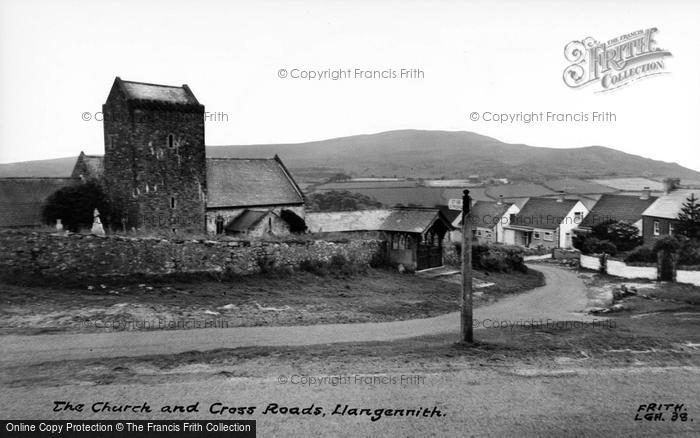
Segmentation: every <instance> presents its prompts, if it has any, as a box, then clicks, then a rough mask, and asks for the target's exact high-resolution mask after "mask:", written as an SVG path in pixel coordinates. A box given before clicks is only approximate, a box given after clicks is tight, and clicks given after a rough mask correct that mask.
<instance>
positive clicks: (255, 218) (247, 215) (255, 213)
mask: <svg viewBox="0 0 700 438" xmlns="http://www.w3.org/2000/svg"><path fill="white" fill-rule="evenodd" d="M269 213H270V211H269V210H246V211H244V212H243V213H242V214H240V215H239V216H238V217H236V218H235V219H234V220H232V221H231V222H230V223H229V224H228V225H226V227H225V228H226V231H234V232H243V231H248V230H249V229H251V228H252V227H254V226H255V225H257V224H258V223H259V222H260V221H261V220H262V219H263V218H264V217H265V216H267V215H268V214H269Z"/></svg>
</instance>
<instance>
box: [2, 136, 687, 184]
mask: <svg viewBox="0 0 700 438" xmlns="http://www.w3.org/2000/svg"><path fill="white" fill-rule="evenodd" d="M275 154H278V155H279V156H280V157H281V158H282V159H283V160H284V162H285V164H286V165H287V167H289V168H290V169H292V170H293V171H294V173H295V175H296V174H305V175H313V174H329V172H345V173H350V174H352V175H355V176H370V175H376V176H393V175H396V176H404V177H433V178H439V177H447V178H463V177H466V176H468V175H472V174H479V175H481V176H497V177H507V178H511V179H527V180H539V179H545V178H556V177H562V176H569V177H578V178H602V177H630V176H644V177H652V178H654V177H656V178H658V177H666V176H676V177H680V178H682V179H692V180H700V172H696V171H694V170H691V169H688V168H685V167H682V166H680V165H678V164H676V163H667V162H663V161H656V160H651V159H648V158H644V157H640V156H637V155H632V154H627V153H624V152H620V151H617V150H615V149H610V148H607V147H602V146H590V147H584V148H572V149H554V148H541V147H533V146H528V145H523V144H507V143H503V142H501V141H498V140H496V139H494V138H490V137H486V136H483V135H479V134H475V133H473V132H447V131H417V130H402V131H389V132H383V133H379V134H371V135H356V136H351V137H342V138H334V139H330V140H322V141H314V142H308V143H297V144H273V145H250V146H209V147H207V155H208V156H209V157H218V158H220V157H242V158H246V157H271V156H273V155H275ZM74 162H75V158H59V159H55V160H40V161H29V162H24V163H12V164H0V177H2V176H66V175H68V174H69V173H70V171H71V169H72V167H73V163H74Z"/></svg>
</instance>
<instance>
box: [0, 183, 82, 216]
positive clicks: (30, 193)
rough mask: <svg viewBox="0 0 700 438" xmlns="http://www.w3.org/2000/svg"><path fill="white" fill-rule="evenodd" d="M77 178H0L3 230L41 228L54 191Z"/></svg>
mask: <svg viewBox="0 0 700 438" xmlns="http://www.w3.org/2000/svg"><path fill="white" fill-rule="evenodd" d="M78 182H80V180H79V179H75V178H0V227H33V226H38V225H42V223H43V221H42V218H41V210H42V208H43V207H44V204H45V203H46V200H47V199H48V197H49V196H51V195H52V194H53V193H54V192H55V191H57V190H59V189H62V188H63V187H67V186H70V185H73V184H76V183H78Z"/></svg>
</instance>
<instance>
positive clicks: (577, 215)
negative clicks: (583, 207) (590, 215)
mask: <svg viewBox="0 0 700 438" xmlns="http://www.w3.org/2000/svg"><path fill="white" fill-rule="evenodd" d="M582 220H583V212H581V211H577V212H575V213H574V223H575V224H580V223H581V221H582Z"/></svg>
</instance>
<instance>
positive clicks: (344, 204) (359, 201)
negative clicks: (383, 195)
mask: <svg viewBox="0 0 700 438" xmlns="http://www.w3.org/2000/svg"><path fill="white" fill-rule="evenodd" d="M307 203H308V206H309V210H311V211H353V210H368V209H372V208H380V207H382V203H381V202H379V201H377V200H376V199H374V198H371V197H369V196H367V195H363V194H362V193H353V192H349V191H347V190H330V191H328V192H320V193H313V194H311V195H310V196H309V197H308V198H307Z"/></svg>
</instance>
